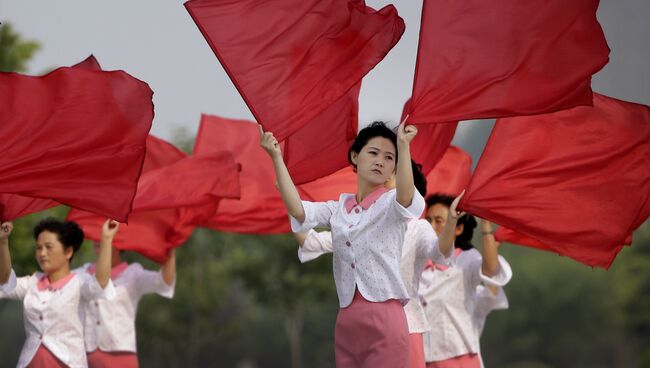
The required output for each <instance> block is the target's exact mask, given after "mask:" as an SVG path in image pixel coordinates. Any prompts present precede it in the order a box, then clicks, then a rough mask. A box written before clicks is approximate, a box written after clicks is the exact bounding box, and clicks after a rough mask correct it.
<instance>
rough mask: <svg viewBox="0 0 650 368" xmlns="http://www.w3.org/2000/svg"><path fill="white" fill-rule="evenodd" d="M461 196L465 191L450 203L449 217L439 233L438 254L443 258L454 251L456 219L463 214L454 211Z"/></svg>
mask: <svg viewBox="0 0 650 368" xmlns="http://www.w3.org/2000/svg"><path fill="white" fill-rule="evenodd" d="M463 195H465V191H463V192H462V193H460V195H459V196H458V197H456V199H454V201H453V202H452V203H451V207H449V215H447V223H446V224H445V227H444V228H443V229H442V232H441V233H440V238H439V240H438V246H439V247H440V252H441V253H442V254H444V255H445V257H449V256H450V255H451V252H452V250H453V249H454V238H455V236H454V235H455V232H456V225H457V224H458V219H459V218H460V217H461V216H463V215H464V214H465V213H464V212H459V211H458V210H457V209H456V207H457V206H458V202H460V199H461V198H463Z"/></svg>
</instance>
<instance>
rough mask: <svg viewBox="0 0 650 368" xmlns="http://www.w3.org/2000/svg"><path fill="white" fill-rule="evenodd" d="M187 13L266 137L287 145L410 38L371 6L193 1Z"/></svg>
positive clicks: (289, 0)
mask: <svg viewBox="0 0 650 368" xmlns="http://www.w3.org/2000/svg"><path fill="white" fill-rule="evenodd" d="M185 7H186V8H187V10H188V12H189V13H190V15H191V16H192V18H193V19H194V22H195V23H196V24H197V26H198V27H199V29H200V31H201V33H202V34H203V36H204V37H205V39H206V40H207V42H208V44H209V45H210V47H211V48H212V50H213V51H214V53H215V54H216V56H217V58H218V59H219V61H220V62H221V64H222V66H223V67H224V69H225V70H226V72H227V73H228V75H229V76H230V78H231V79H232V81H233V83H234V84H235V86H236V87H237V89H238V90H239V93H240V94H241V95H242V97H243V98H244V100H245V102H246V104H247V105H248V107H249V108H250V110H251V112H252V113H253V115H254V116H255V119H256V120H257V121H258V122H259V123H261V124H262V125H263V126H264V128H265V130H267V131H271V132H273V133H274V135H275V137H276V138H277V139H278V140H279V141H282V140H284V139H285V138H287V137H289V136H290V135H292V134H293V133H295V132H296V131H298V130H299V129H300V128H301V127H303V126H305V124H307V123H309V122H310V121H311V120H312V119H314V118H315V117H317V116H318V114H320V113H321V112H323V111H324V110H325V109H327V108H328V107H329V106H331V105H332V104H334V103H335V102H336V101H337V100H339V99H340V98H341V97H342V96H343V95H345V94H346V93H347V92H348V91H349V90H350V89H351V88H352V87H353V86H354V85H355V84H356V83H357V82H359V81H360V80H361V78H362V77H363V76H364V75H365V74H367V73H368V72H369V71H370V70H371V69H372V68H374V67H375V65H377V63H379V62H380V61H381V60H382V59H383V58H384V56H386V54H387V53H388V51H389V50H390V49H391V48H392V47H393V46H394V45H395V44H396V43H397V41H398V40H399V39H400V37H401V36H402V33H403V32H404V22H403V20H402V19H401V18H400V17H399V16H398V15H397V11H396V10H395V8H394V7H393V6H392V5H389V6H386V7H384V8H383V9H381V10H379V11H375V10H373V9H371V8H370V7H367V6H366V5H365V2H364V1H363V0H274V1H257V0H237V1H232V0H231V1H216V0H192V1H188V2H186V3H185Z"/></svg>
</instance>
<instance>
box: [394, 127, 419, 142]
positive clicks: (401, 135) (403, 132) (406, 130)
mask: <svg viewBox="0 0 650 368" xmlns="http://www.w3.org/2000/svg"><path fill="white" fill-rule="evenodd" d="M405 124H406V123H405V122H402V123H401V124H400V125H399V128H398V129H397V140H398V142H402V143H406V144H410V143H411V141H412V140H413V138H415V136H416V135H418V128H416V127H415V125H405Z"/></svg>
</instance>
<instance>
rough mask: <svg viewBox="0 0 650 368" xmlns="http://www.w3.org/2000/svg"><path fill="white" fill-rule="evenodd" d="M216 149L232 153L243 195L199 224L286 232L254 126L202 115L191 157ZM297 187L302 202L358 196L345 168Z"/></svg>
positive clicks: (353, 178)
mask: <svg viewBox="0 0 650 368" xmlns="http://www.w3.org/2000/svg"><path fill="white" fill-rule="evenodd" d="M218 149H221V150H225V151H228V152H232V153H233V155H234V156H235V160H236V161H238V162H240V163H241V172H240V183H241V197H240V199H238V200H231V199H222V200H221V202H219V208H218V210H217V211H216V214H215V215H214V216H213V217H212V218H210V219H209V220H208V221H205V222H203V224H202V226H205V227H209V228H212V229H216V230H220V231H229V232H236V233H255V234H278V233H288V232H290V231H291V229H290V227H289V219H288V215H287V211H286V209H285V207H284V202H282V197H280V193H279V192H278V190H277V188H276V187H275V184H274V183H275V173H274V171H273V163H272V162H271V159H270V158H269V155H268V154H267V153H266V152H264V150H263V149H262V148H261V147H260V145H259V130H258V127H257V124H255V123H252V122H249V121H246V120H234V119H225V118H221V117H218V116H213V115H203V116H201V125H200V127H199V133H198V136H197V138H196V143H195V145H194V154H196V155H203V154H208V153H210V152H213V151H215V150H218ZM297 188H298V191H299V193H300V196H301V198H303V199H305V200H312V201H325V200H330V199H332V200H337V199H338V197H339V194H341V193H343V192H347V193H355V192H356V188H357V177H356V174H355V173H354V172H353V171H352V169H351V168H350V167H349V166H348V167H347V168H344V169H341V170H339V171H337V172H336V173H334V174H331V175H328V176H326V177H323V178H320V179H318V180H314V181H312V182H310V183H306V184H302V185H298V186H297Z"/></svg>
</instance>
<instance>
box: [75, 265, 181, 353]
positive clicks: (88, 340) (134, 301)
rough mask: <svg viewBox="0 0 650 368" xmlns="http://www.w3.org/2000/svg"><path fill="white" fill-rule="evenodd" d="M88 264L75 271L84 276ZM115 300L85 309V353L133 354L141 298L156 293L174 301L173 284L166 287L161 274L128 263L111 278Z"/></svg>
mask: <svg viewBox="0 0 650 368" xmlns="http://www.w3.org/2000/svg"><path fill="white" fill-rule="evenodd" d="M90 266H91V264H90V263H88V264H85V265H84V266H83V267H82V268H81V269H79V270H77V272H78V273H79V274H84V273H87V272H86V271H87V269H88V267H90ZM112 280H113V284H114V286H115V297H113V298H111V299H110V300H106V299H93V300H89V301H88V302H87V303H86V304H85V305H84V307H85V312H86V318H85V321H84V329H85V332H84V339H85V346H86V351H87V352H93V351H95V350H97V349H98V348H99V349H100V350H101V351H105V352H118V351H119V352H133V353H135V352H136V335H135V316H136V313H137V310H138V303H139V302H140V298H142V296H143V295H145V294H152V293H156V294H158V295H160V296H163V297H165V298H169V299H171V298H172V297H174V288H175V285H176V280H174V282H172V284H171V285H167V283H166V282H165V280H164V279H163V276H162V274H161V272H159V271H149V270H145V269H144V268H143V267H142V265H140V264H139V263H131V264H129V266H128V267H127V268H126V269H125V270H124V271H123V272H121V273H120V274H119V275H118V276H117V277H114V278H113V279H112Z"/></svg>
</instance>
